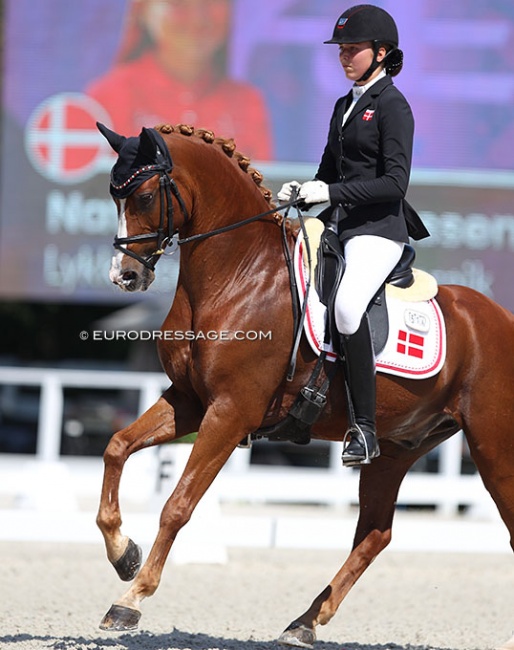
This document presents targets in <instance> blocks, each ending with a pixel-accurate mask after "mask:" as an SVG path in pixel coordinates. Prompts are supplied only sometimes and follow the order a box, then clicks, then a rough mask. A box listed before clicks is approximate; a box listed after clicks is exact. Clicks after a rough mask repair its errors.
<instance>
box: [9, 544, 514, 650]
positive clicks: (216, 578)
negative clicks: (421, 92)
mask: <svg viewBox="0 0 514 650" xmlns="http://www.w3.org/2000/svg"><path fill="white" fill-rule="evenodd" d="M0 551H1V556H2V562H1V568H0V599H1V605H2V607H1V614H0V621H1V626H0V648H1V649H2V650H43V649H46V648H50V649H52V650H100V649H106V650H193V649H195V650H196V649H202V650H272V649H275V648H278V647H283V646H278V645H277V644H276V643H275V639H276V638H277V637H278V636H279V634H280V633H281V632H282V630H283V629H284V628H285V627H286V626H287V625H288V624H289V622H290V621H291V620H293V619H294V618H295V617H296V616H298V615H299V614H301V613H302V612H303V611H304V610H305V609H306V607H307V606H308V605H309V604H310V602H311V600H312V599H313V598H314V597H315V596H316V595H317V594H318V592H319V591H320V590H321V589H322V588H323V587H324V586H325V585H326V584H327V583H328V582H329V580H330V579H331V578H332V576H333V574H334V573H335V572H336V570H337V569H338V567H339V566H340V564H341V562H342V560H343V559H344V557H345V556H346V551H342V552H341V553H339V552H336V551H333V550H329V551H311V550H288V549H230V550H229V560H228V563H227V564H225V565H213V564H205V565H200V564H186V565H177V564H172V563H168V564H167V566H166V568H165V571H164V574H163V579H162V582H161V585H160V587H159V589H158V590H157V592H156V594H155V595H154V596H153V597H152V598H150V599H148V600H146V601H144V603H143V607H142V610H143V615H142V618H141V622H140V630H139V631H138V632H135V633H119V632H118V633H107V632H104V631H102V630H100V629H99V628H98V624H99V622H100V620H101V618H102V617H103V615H104V614H105V612H106V611H107V610H108V608H109V606H110V605H111V603H112V602H113V601H114V600H115V599H116V598H118V597H119V596H120V595H121V594H122V593H123V592H124V591H125V590H126V588H127V586H126V584H125V583H121V582H120V581H119V579H118V578H117V576H116V574H115V572H114V570H113V569H112V567H111V566H110V565H109V563H108V561H107V559H106V557H105V553H104V550H103V548H102V546H100V545H98V544H95V545H82V544H60V543H45V544H41V543H36V542H25V543H14V542H2V543H0ZM513 584H514V558H512V557H511V556H510V555H509V554H507V553H505V554H494V555H486V554H469V553H468V554H456V553H454V554H439V553H428V554H426V553H404V552H394V551H387V550H386V551H385V552H384V553H382V555H381V556H380V557H379V558H377V560H376V561H375V562H374V563H373V565H372V566H371V567H370V568H369V569H368V571H367V572H366V573H365V575H364V576H363V577H362V578H361V580H360V581H359V582H358V583H357V585H356V586H355V587H354V589H353V591H352V592H351V593H350V595H349V596H348V597H347V599H346V600H345V601H344V603H343V604H342V605H341V607H340V609H339V611H338V613H337V614H336V616H335V618H334V619H333V620H332V621H331V623H329V625H327V626H324V627H318V639H319V640H318V642H317V643H316V645H315V648H316V649H317V650H342V649H346V650H386V649H388V650H389V649H390V650H425V649H427V648H431V649H445V648H449V649H452V650H472V649H476V648H480V649H486V648H495V647H498V646H500V645H501V644H502V643H504V642H505V641H506V640H507V639H508V638H509V637H510V636H511V635H512V632H513V630H514V609H513V607H512V603H513V597H512V591H513Z"/></svg>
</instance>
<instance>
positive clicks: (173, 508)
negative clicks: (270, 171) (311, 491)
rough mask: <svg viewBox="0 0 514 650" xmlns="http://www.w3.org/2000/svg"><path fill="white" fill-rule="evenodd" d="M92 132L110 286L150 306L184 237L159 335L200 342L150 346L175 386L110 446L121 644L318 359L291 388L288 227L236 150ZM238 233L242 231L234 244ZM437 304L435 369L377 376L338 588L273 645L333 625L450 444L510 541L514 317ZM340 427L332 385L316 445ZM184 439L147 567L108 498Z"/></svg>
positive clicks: (160, 132)
mask: <svg viewBox="0 0 514 650" xmlns="http://www.w3.org/2000/svg"><path fill="white" fill-rule="evenodd" d="M99 128H100V130H101V131H102V133H103V135H104V136H105V137H106V138H107V140H108V141H109V143H110V145H111V146H112V148H113V149H114V150H115V151H116V152H117V153H118V159H117V162H116V164H115V166H114V167H113V172H112V174H111V194H112V195H113V196H114V198H115V202H116V205H117V209H118V216H119V229H118V235H117V237H116V238H115V247H116V249H117V253H116V254H115V256H114V258H113V263H112V267H111V271H110V277H111V280H112V282H114V283H115V284H117V285H118V286H119V287H120V288H121V289H123V290H125V291H136V290H145V289H146V288H147V287H148V285H149V284H150V283H151V281H152V279H153V277H154V266H155V264H156V262H157V260H158V259H159V256H160V254H161V253H162V252H163V250H164V249H165V248H166V246H167V245H169V244H170V243H171V242H170V238H171V237H172V236H173V235H176V234H177V233H178V238H179V244H182V246H181V249H180V252H181V255H180V272H179V278H178V284H177V288H176V295H175V299H174V302H173V305H172V307H171V310H170V312H169V314H168V316H167V317H166V320H165V321H164V323H163V326H162V328H163V330H167V331H174V332H195V333H196V334H202V333H203V334H204V335H205V334H206V333H210V335H209V337H207V336H198V337H195V340H161V341H159V342H158V349H159V355H160V360H161V362H162V366H163V368H164V370H165V372H166V373H167V375H168V376H169V378H170V380H171V382H172V383H171V386H170V388H168V389H167V390H166V391H165V392H164V393H163V395H162V396H161V397H160V398H159V400H158V401H157V402H156V403H155V404H154V405H153V406H152V407H151V408H150V409H149V410H148V411H147V412H146V413H144V414H143V415H142V416H141V417H139V419H138V420H137V421H136V422H134V423H133V424H131V425H130V426H128V427H127V428H125V429H123V430H121V431H119V432H117V433H115V434H114V435H113V437H112V439H111V441H110V442H109V444H108V446H107V449H106V451H105V454H104V462H105V473H104V480H103V487H102V495H101V502H100V507H99V512H98V519H97V523H98V526H99V527H100V530H101V531H102V534H103V536H104V538H105V545H106V550H107V556H108V559H109V560H110V562H111V563H112V564H113V565H114V567H115V568H116V570H117V572H118V574H119V576H120V578H121V579H122V580H127V581H128V580H132V579H134V578H135V579H134V580H133V582H132V584H131V586H130V588H129V589H128V590H127V591H126V592H125V593H124V594H123V595H122V596H121V597H120V598H119V599H118V600H117V601H116V602H115V603H114V604H113V605H112V607H111V608H110V610H109V611H108V613H107V614H106V615H105V617H104V619H103V621H102V623H101V627H102V629H110V630H127V629H134V628H136V627H137V625H138V621H139V618H140V615H141V614H140V606H141V602H142V600H143V599H144V598H147V597H148V596H151V595H152V594H153V593H154V592H155V590H156V589H157V587H158V585H159V581H160V578H161V573H162V570H163V566H164V564H165V562H166V558H167V556H168V553H169V551H170V548H171V546H172V544H173V541H174V540H175V537H176V535H177V534H178V532H179V530H180V529H181V528H182V526H184V525H185V524H186V523H187V522H188V520H189V518H190V517H191V514H192V513H193V510H194V508H195V506H196V505H197V504H198V502H199V501H200V499H201V498H202V496H203V495H204V493H205V491H206V490H207V488H208V487H209V486H210V485H211V483H212V482H213V480H214V479H215V477H216V475H217V474H218V472H219V471H220V469H221V468H222V467H223V465H224V463H225V462H226V461H227V459H228V458H229V456H230V455H231V454H232V452H233V451H234V449H235V448H236V446H237V445H238V444H239V443H240V442H241V441H242V440H243V439H245V438H246V437H247V436H248V435H249V434H251V433H252V432H255V431H256V430H258V429H259V428H261V427H263V426H267V425H272V424H274V423H276V422H277V421H279V420H280V419H281V418H284V417H285V416H286V414H287V412H288V410H289V408H290V407H291V405H292V403H293V401H294V400H295V398H296V396H297V395H298V393H299V391H300V390H301V388H302V387H303V386H305V385H306V383H307V381H308V379H309V377H310V375H311V372H312V368H313V366H314V363H315V357H314V355H313V353H312V352H311V351H310V348H308V345H307V344H306V342H305V341H302V342H301V344H300V347H299V349H298V351H297V354H296V371H295V373H294V377H293V379H292V380H290V381H288V379H287V372H288V368H289V362H290V358H291V354H292V350H293V341H294V318H293V302H294V301H293V298H292V293H291V288H290V278H289V272H288V266H287V264H286V261H285V253H286V252H287V251H286V250H285V249H289V252H290V251H291V250H292V247H293V241H294V234H293V232H292V229H291V228H290V227H289V226H288V227H286V228H284V229H283V228H282V227H281V222H282V216H281V214H280V212H279V211H277V210H276V208H274V206H273V205H272V203H271V193H270V192H269V191H268V190H266V189H265V188H263V187H262V186H261V181H262V176H261V175H260V174H259V173H258V172H257V171H256V170H254V169H252V168H251V167H249V160H248V159H247V158H245V157H244V156H242V155H240V154H239V153H238V152H237V151H235V148H234V143H233V142H232V141H230V140H222V139H218V138H214V135H213V134H212V133H211V132H209V131H200V130H198V131H195V130H194V129H193V128H192V127H188V126H184V125H179V126H176V127H172V126H169V125H164V126H160V127H156V129H143V131H142V132H141V134H140V136H138V137H133V138H125V137H124V136H121V135H118V134H116V133H114V132H113V131H110V130H109V129H107V128H106V127H104V126H102V125H99ZM163 149H166V150H165V151H163ZM255 216H257V218H256V219H255V218H254V219H252V217H255ZM241 221H243V222H246V223H243V225H240V227H234V228H230V226H231V225H235V224H240V222H241ZM220 229H221V231H220ZM283 231H284V232H285V238H284V237H283ZM204 235H206V236H204ZM437 300H438V302H439V305H440V307H441V309H442V311H443V313H444V317H445V320H446V329H447V358H446V362H445V365H444V367H443V369H442V370H441V372H440V373H439V374H438V375H437V376H434V377H432V378H430V379H425V380H409V379H402V378H397V377H391V376H385V375H380V374H379V375H378V376H377V422H378V433H379V438H380V447H381V452H382V453H381V456H380V457H379V458H377V459H376V460H373V461H372V462H371V464H369V465H365V466H363V467H362V468H361V470H360V489H359V500H360V515H359V519H358V523H357V528H356V533H355V538H354V542H353V547H352V551H351V553H350V554H349V556H348V558H347V560H346V561H345V563H344V564H343V566H342V567H341V569H340V570H339V571H338V572H337V574H336V575H335V577H334V579H333V580H332V582H331V583H330V584H329V585H328V586H327V587H325V588H324V589H323V590H322V591H321V593H320V594H319V595H318V596H316V598H315V599H314V600H313V602H312V604H311V605H310V606H309V607H308V609H307V610H306V611H305V612H304V613H303V614H301V615H300V616H299V617H298V618H296V619H295V620H294V621H293V622H292V623H291V624H290V625H289V626H288V628H287V629H286V630H285V631H284V632H283V634H282V635H281V636H280V639H279V641H280V642H281V643H283V644H288V645H292V646H300V647H311V646H312V644H313V643H314V641H315V639H316V633H315V628H316V626H317V625H319V624H321V625H325V624H326V623H328V622H329V621H330V619H331V618H332V617H333V616H334V614H335V613H336V611H337V609H338V607H339V605H340V604H341V602H342V600H343V599H344V597H345V596H346V595H347V593H348V592H349V591H350V589H351V587H352V586H353V584H354V583H355V582H356V581H357V579H358V578H359V577H360V576H361V575H362V573H363V572H364V571H365V569H366V568H367V567H368V566H369V564H370V562H371V561H372V560H373V559H374V558H375V557H376V556H377V555H378V553H380V552H381V551H382V550H383V549H384V548H385V547H386V546H387V545H388V543H389V542H390V540H391V527H392V521H393V515H394V511H395V501H396V497H397V494H398V490H399V487H400V484H401V482H402V480H403V478H404V477H405V474H406V472H407V470H408V469H409V468H410V467H411V466H412V465H413V463H414V462H415V461H416V460H418V459H419V458H420V457H421V456H423V455H424V454H426V453H427V452H428V451H430V450H431V449H433V448H434V447H435V446H436V445H438V444H439V443H440V442H442V441H443V440H446V439H447V438H448V437H449V436H451V435H452V434H454V433H455V432H456V431H458V430H459V429H462V430H463V431H464V433H465V435H466V439H467V441H468V443H469V447H470V450H471V454H472V456H473V459H474V461H475V463H476V466H477V468H478V471H479V472H480V475H481V477H482V480H483V482H484V484H485V487H486V488H487V490H488V491H489V492H490V493H491V496H492V497H493V499H494V501H495V503H496V505H497V507H498V509H499V511H500V514H501V516H502V518H503V520H504V522H505V524H506V526H507V528H508V529H509V531H510V533H511V536H512V535H513V533H514V471H513V467H514V431H513V423H514V317H513V316H512V314H511V313H510V312H508V311H507V310H505V309H503V308H502V307H500V306H499V305H497V304H496V303H494V302H493V301H492V300H490V299H489V298H487V297H485V296H484V295H482V294H480V293H477V292H476V291H473V290H472V289H469V288H465V287H461V286H441V287H440V288H439V293H438V297H437ZM236 332H238V333H245V332H252V333H255V332H265V333H268V332H271V336H264V337H262V338H255V336H252V337H251V340H249V338H245V336H242V335H239V336H235V335H234V336H233V335H231V333H232V334H234V333H236ZM212 333H219V334H220V336H218V337H214V336H212ZM222 333H224V334H223V335H222ZM177 338H180V337H177ZM185 338H186V337H183V339H185ZM346 426H347V420H346V414H345V397H344V385H343V382H342V380H341V379H340V378H339V377H336V378H335V379H334V381H333V383H332V386H331V388H330V392H329V395H328V402H327V405H326V408H325V410H324V412H323V414H322V416H321V418H320V419H319V420H318V422H317V423H316V424H315V425H314V426H313V430H312V435H313V437H315V438H320V439H323V440H342V438H343V436H344V433H345V430H346ZM191 432H198V436H197V438H196V442H195V443H194V446H193V450H192V453H191V456H190V458H189V461H188V463H187V466H186V467H185V470H184V473H183V475H182V477H181V478H180V480H179V481H178V484H177V486H176V488H175V490H174V491H173V493H172V494H171V496H170V497H169V499H168V501H167V502H166V504H165V506H164V508H163V510H162V514H161V518H160V528H159V532H158V534H157V537H156V540H155V542H154V544H153V547H152V549H151V551H150V553H149V555H148V558H147V560H146V562H145V563H144V564H143V566H142V567H141V551H140V549H139V547H138V546H137V545H136V544H134V542H132V540H130V539H129V538H128V537H126V536H125V535H123V533H122V532H121V514H120V507H119V500H118V488H119V482H120V477H121V474H122V470H123V466H124V463H125V461H126V460H127V459H128V457H129V456H130V455H131V454H133V453H134V452H136V451H138V450H140V449H144V448H146V447H150V446H152V445H160V444H163V443H167V442H170V441H171V440H175V439H177V438H180V437H181V436H184V435H186V434H189V433H191ZM341 471H344V470H343V469H342V470H341ZM140 567H141V568H140Z"/></svg>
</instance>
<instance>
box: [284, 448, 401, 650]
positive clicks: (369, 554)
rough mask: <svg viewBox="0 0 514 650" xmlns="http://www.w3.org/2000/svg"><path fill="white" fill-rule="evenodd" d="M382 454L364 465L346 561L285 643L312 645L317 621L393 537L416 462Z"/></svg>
mask: <svg viewBox="0 0 514 650" xmlns="http://www.w3.org/2000/svg"><path fill="white" fill-rule="evenodd" d="M386 454H387V451H386V449H385V445H384V448H383V451H382V455H381V456H380V457H379V458H377V459H376V460H373V461H372V463H371V464H370V465H363V466H362V469H361V476H360V487H359V505H360V511H359V520H358V523H357V529H356V532H355V538H354V541H353V547H352V551H351V553H350V555H349V556H348V558H347V560H346V562H345V563H344V564H343V566H342V567H341V569H340V570H339V571H338V572H337V573H336V575H335V576H334V578H333V580H332V581H331V582H330V584H329V585H328V586H327V587H325V589H323V591H322V592H321V593H320V594H319V595H318V596H317V597H316V598H315V599H314V601H313V602H312V604H311V606H310V607H309V609H308V610H307V611H306V612H305V613H304V614H302V615H301V616H299V617H298V618H297V619H295V620H294V621H293V622H292V623H291V624H290V625H289V626H288V627H287V628H286V629H285V631H284V632H283V633H282V634H281V636H280V637H279V639H278V641H279V643H282V644H284V645H289V646H294V647H301V648H312V647H313V645H312V644H313V643H314V641H315V640H316V632H315V628H316V626H317V625H326V624H327V623H328V622H329V621H330V619H331V618H332V617H333V616H334V614H335V613H336V611H337V609H338V607H339V605H340V604H341V602H342V601H343V599H344V598H345V596H346V595H347V594H348V592H349V591H350V589H351V588H352V587H353V585H354V584H355V583H356V582H357V580H358V579H359V578H360V576H361V575H362V574H363V573H364V571H365V570H366V569H367V568H368V566H369V565H370V564H371V562H372V561H373V559H374V558H375V557H376V556H377V555H378V554H379V553H380V552H381V551H382V550H383V549H384V548H385V547H386V546H387V545H388V544H389V542H390V541H391V528H392V523H393V517H394V511H395V502H396V498H397V494H398V490H399V487H400V484H401V482H402V480H403V478H404V476H405V474H406V472H407V470H408V468H409V467H410V465H411V464H412V462H413V460H414V459H413V460H409V462H408V463H405V462H401V461H400V460H399V459H398V458H396V459H393V458H391V457H388V456H387V455H386Z"/></svg>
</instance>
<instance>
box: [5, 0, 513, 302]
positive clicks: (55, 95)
mask: <svg viewBox="0 0 514 650" xmlns="http://www.w3.org/2000/svg"><path fill="white" fill-rule="evenodd" d="M375 4H376V5H378V6H380V7H382V8H384V9H386V10H387V11H389V12H390V13H391V14H392V15H393V16H394V18H395V20H396V23H397V25H398V30H399V34H400V48H401V49H402V50H403V52H404V66H403V70H402V72H401V73H400V74H399V75H398V76H397V77H395V78H394V83H395V84H396V85H397V86H398V87H399V89H400V90H401V91H402V92H403V93H404V94H405V96H406V97H407V99H408V101H409V103H410V104H411V107H412V110H413V113H414V116H415V121H416V135H415V145H414V156H413V179H412V190H411V195H410V196H409V200H410V201H411V203H413V204H414V205H415V206H416V208H417V209H418V211H420V212H422V213H423V215H424V216H425V217H426V219H427V223H428V225H429V227H430V229H431V230H432V233H433V235H434V237H433V238H432V239H431V240H426V241H425V242H423V243H422V244H420V248H419V258H418V259H419V260H420V261H421V262H422V263H423V266H424V268H425V269H426V270H429V271H430V270H432V271H434V273H435V274H436V276H437V277H438V279H440V280H441V281H457V282H459V283H464V284H470V285H471V286H475V288H478V289H479V290H482V291H484V292H485V293H488V294H489V295H491V296H492V297H494V298H495V299H497V300H499V301H500V302H502V303H503V304H505V306H507V307H514V295H511V293H512V292H511V289H510V287H509V282H508V276H509V275H510V274H511V273H509V272H508V268H509V264H510V265H512V262H511V261H510V258H511V257H512V249H513V247H514V216H513V214H512V213H513V208H512V205H513V203H512V199H513V197H514V193H513V191H514V182H513V181H512V179H511V176H512V171H511V170H512V169H513V168H514V146H513V144H514V51H513V49H512V47H511V43H512V40H513V36H514V3H512V1H511V0H452V2H447V1H445V2H443V1H442V0H380V1H377V2H375ZM4 5H5V7H4V12H5V15H4V24H3V29H4V34H3V44H4V60H3V66H4V69H3V75H2V80H3V86H2V114H1V124H0V128H1V169H0V191H1V195H0V296H1V297H3V298H13V299H20V298H21V299H24V298H26V299H35V300H49V299H51V300H63V301H65V300H67V301H79V302H88V301H89V302H92V301H97V302H98V301H100V302H102V301H111V302H113V303H115V302H117V301H127V300H134V299H137V298H138V297H137V296H136V297H134V296H127V295H124V294H122V293H121V292H120V291H119V290H117V289H116V288H114V287H112V286H111V284H110V281H109V277H108V269H109V265H110V260H111V257H112V254H113V249H112V240H113V237H114V234H115V232H116V211H115V206H114V204H113V202H112V200H111V199H110V197H109V193H108V184H109V171H110V168H111V166H112V164H113V162H114V158H113V153H112V151H111V150H110V149H109V147H108V145H107V143H106V142H105V141H104V139H103V138H102V136H101V135H100V134H99V132H98V131H97V129H96V126H95V124H96V122H97V121H100V122H102V123H104V124H106V125H107V126H109V127H110V128H112V129H114V130H116V131H117V132H119V133H121V134H123V135H127V136H128V135H137V134H138V133H139V132H140V130H141V127H142V126H148V127H151V126H154V125H156V124H159V123H171V124H177V123H187V124H193V125H194V126H196V127H198V128H208V129H210V130H212V131H214V132H215V134H216V135H219V136H222V137H233V138H234V140H235V142H236V145H237V148H238V150H240V151H241V152H243V153H245V154H246V155H248V156H250V157H251V158H252V164H253V165H254V166H256V167H257V168H259V166H261V167H262V169H263V170H264V172H265V176H266V175H269V179H270V182H269V183H268V185H270V184H271V185H272V186H273V187H274V188H275V187H276V184H277V183H280V182H282V181H285V180H291V179H292V178H293V177H294V176H293V174H294V173H300V172H299V170H302V173H303V174H304V175H305V177H304V178H303V179H302V178H300V179H299V180H307V179H308V178H311V177H312V176H313V175H314V173H315V172H316V168H317V163H318V161H319V158H320V156H321V153H322V151H323V148H324V146H325V141H326V137H327V132H328V124H329V120H330V116H331V114H332V110H333V107H334V104H335V102H336V100H337V99H338V98H339V97H341V96H342V95H344V94H346V93H347V92H348V90H349V87H350V82H349V81H348V80H347V79H346V78H345V76H344V73H343V70H342V69H341V66H340V63H339V59H338V48H337V46H336V45H326V44H324V43H323V41H325V40H328V39H329V38H330V37H331V35H332V31H333V29H334V25H335V22H336V20H337V18H338V16H339V15H340V14H341V13H342V11H344V10H345V9H346V8H347V7H348V6H349V5H345V4H341V2H340V1H337V2H336V1H334V0H261V1H260V2H258V3H255V2H247V1H246V0H109V2H105V0H88V2H80V3H77V2H70V1H69V0H4ZM274 184H275V185H274ZM162 262H163V263H162V264H161V262H160V263H159V266H158V273H157V281H156V282H155V284H154V285H153V287H152V289H151V292H154V293H155V292H157V293H159V292H169V291H170V290H171V288H172V287H173V285H174V283H175V282H176V277H177V272H178V257H176V258H174V257H172V258H170V259H166V260H162ZM511 271H512V269H511ZM505 276H507V277H505Z"/></svg>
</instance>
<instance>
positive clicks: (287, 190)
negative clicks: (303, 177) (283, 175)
mask: <svg viewBox="0 0 514 650" xmlns="http://www.w3.org/2000/svg"><path fill="white" fill-rule="evenodd" d="M299 187H300V183H299V182H298V181H289V183H284V184H283V185H282V187H281V188H280V191H279V193H278V194H277V199H278V200H279V201H282V203H289V201H291V200H292V196H293V190H297V189H298V188H299Z"/></svg>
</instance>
